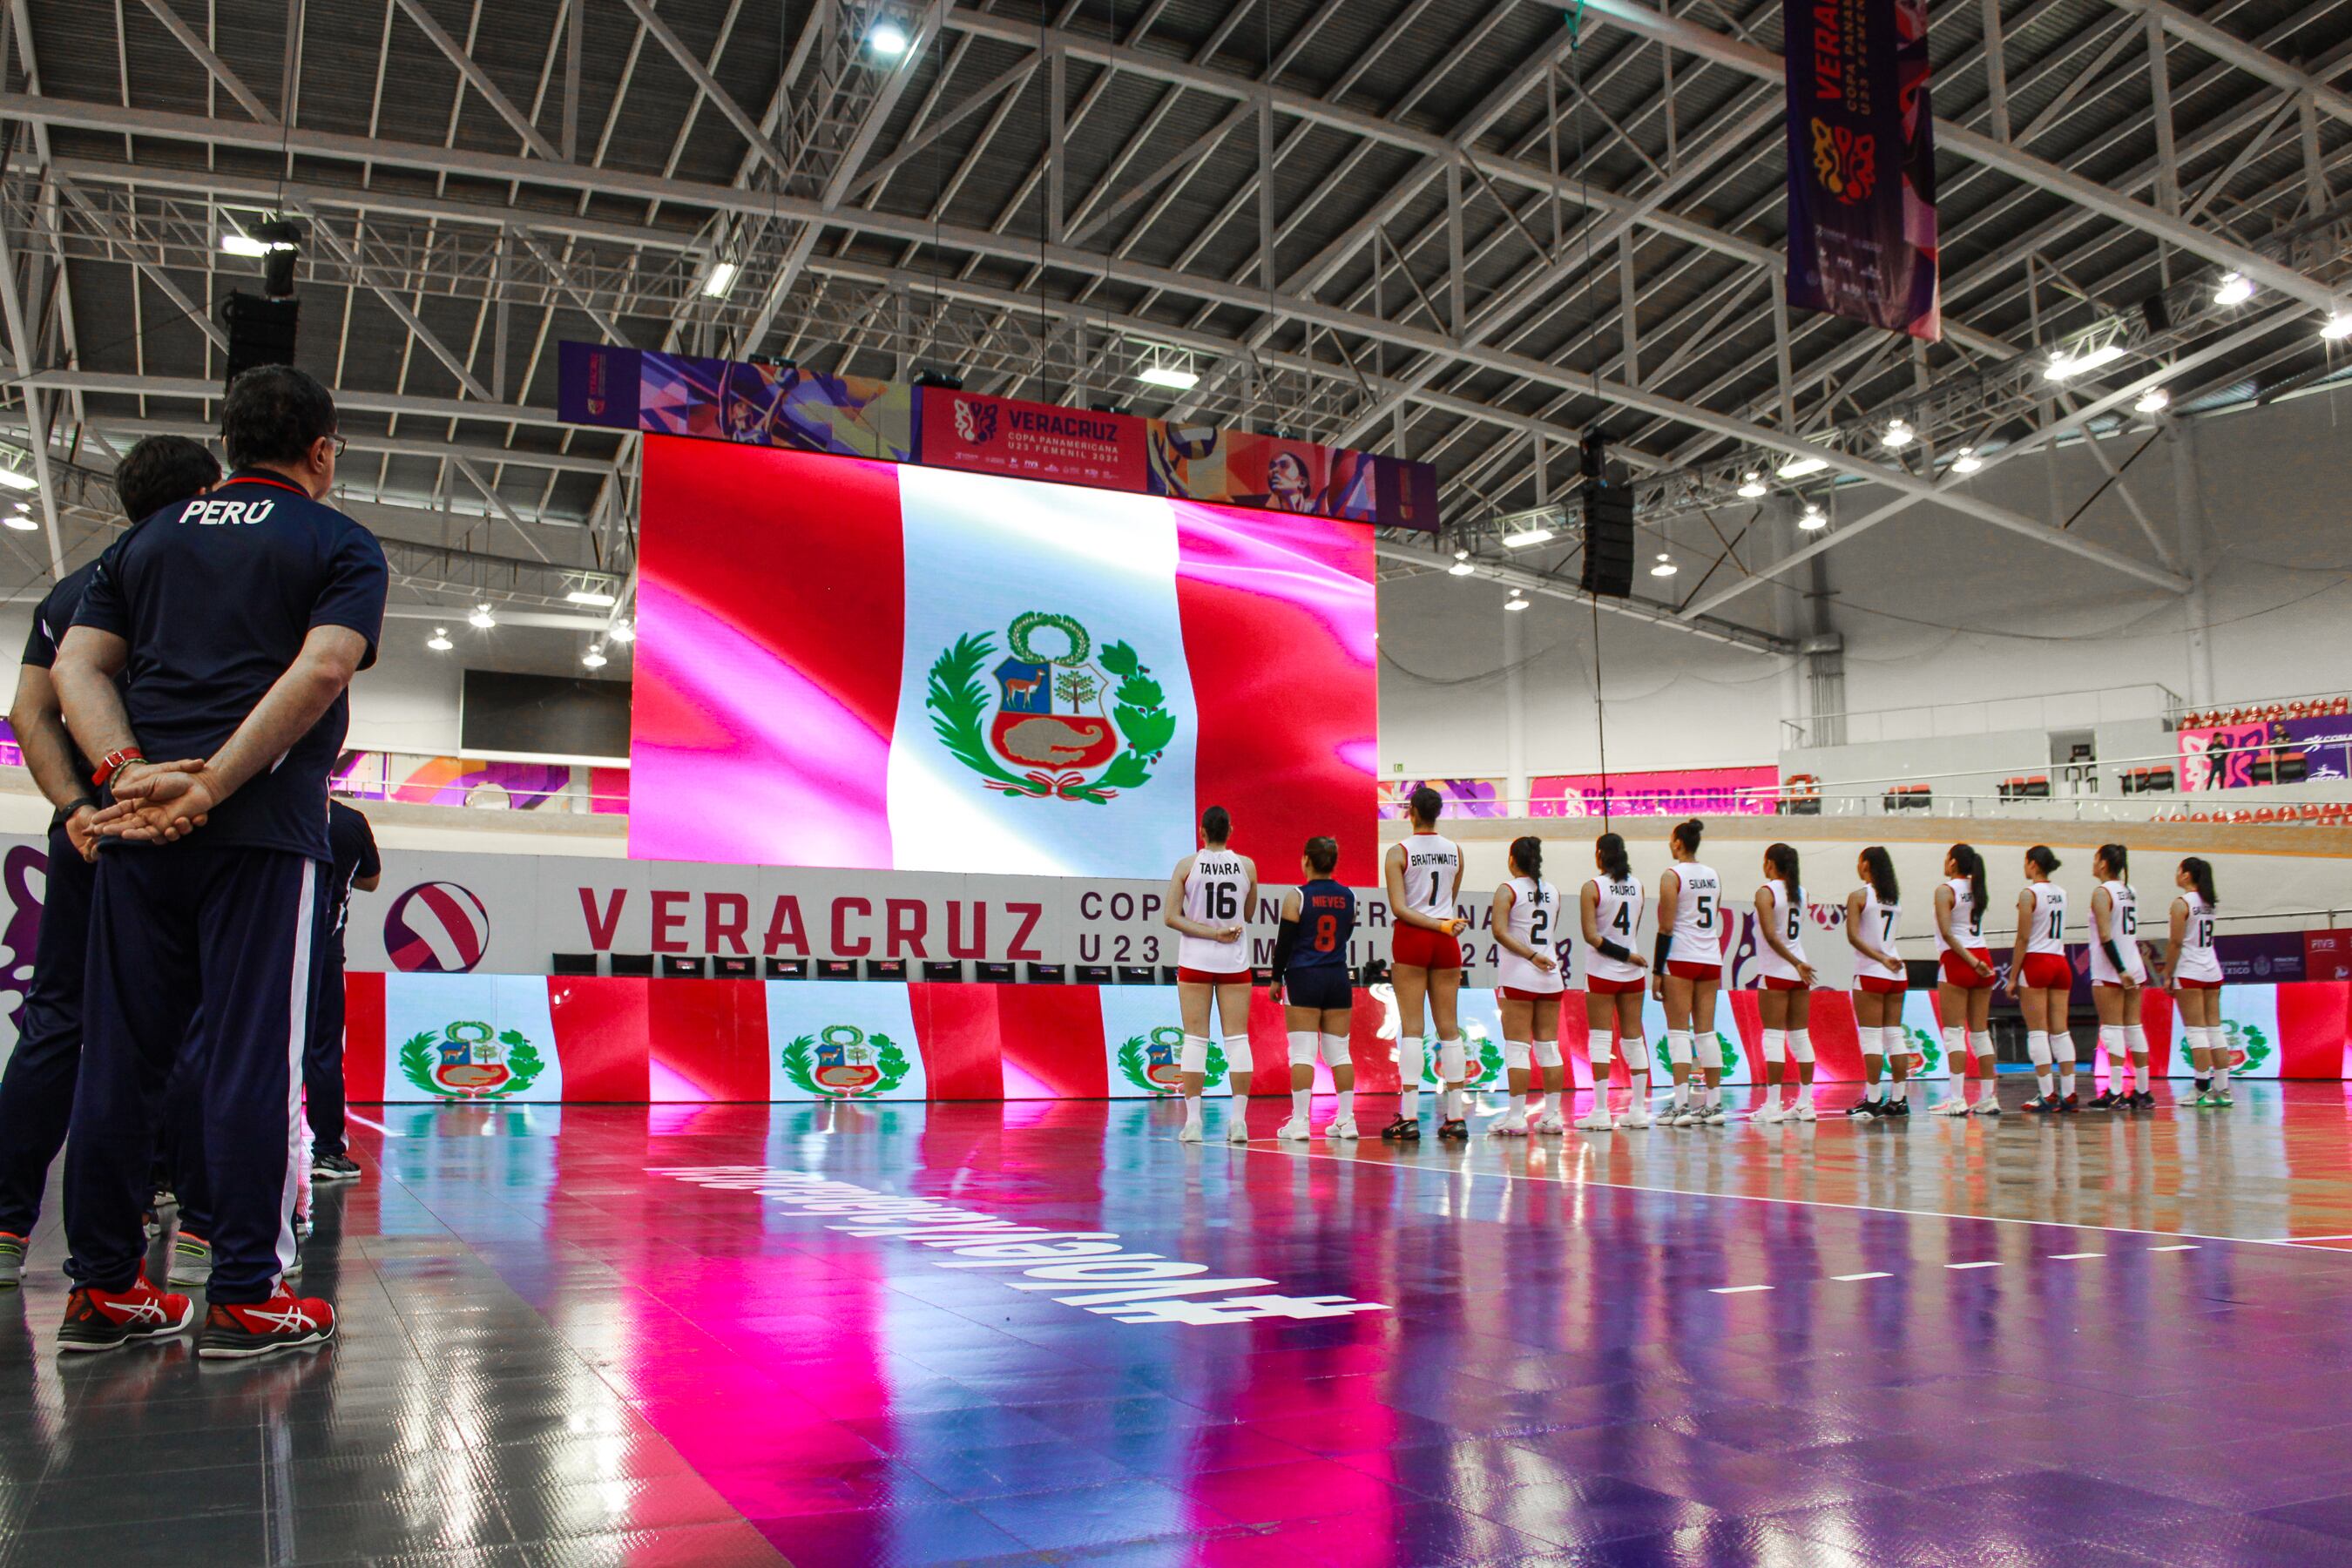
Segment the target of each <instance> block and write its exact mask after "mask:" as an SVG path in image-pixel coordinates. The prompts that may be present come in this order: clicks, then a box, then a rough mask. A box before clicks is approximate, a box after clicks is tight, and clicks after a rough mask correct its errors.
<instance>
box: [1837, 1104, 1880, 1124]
mask: <svg viewBox="0 0 2352 1568" xmlns="http://www.w3.org/2000/svg"><path fill="white" fill-rule="evenodd" d="M1845 1113H1846V1114H1847V1115H1848V1116H1858V1117H1860V1118H1862V1120H1864V1121H1869V1120H1870V1119H1871V1118H1872V1117H1874V1116H1884V1115H1885V1114H1886V1108H1885V1106H1883V1105H1881V1104H1879V1103H1878V1101H1876V1100H1856V1101H1855V1102H1854V1103H1853V1104H1852V1105H1849V1106H1847V1107H1846V1108H1845Z"/></svg>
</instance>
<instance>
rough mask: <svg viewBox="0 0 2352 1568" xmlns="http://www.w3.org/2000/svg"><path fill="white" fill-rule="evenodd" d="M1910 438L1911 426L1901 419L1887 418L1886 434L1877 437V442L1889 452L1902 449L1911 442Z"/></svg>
mask: <svg viewBox="0 0 2352 1568" xmlns="http://www.w3.org/2000/svg"><path fill="white" fill-rule="evenodd" d="M1912 439H1913V437H1912V432H1911V426H1909V425H1908V424H1906V423H1905V422H1904V421H1903V420H1901V419H1889V420H1888V421H1887V422H1886V434H1885V435H1884V436H1881V437H1879V438H1878V440H1879V444H1880V445H1881V446H1883V447H1885V448H1886V449H1887V450H1888V451H1890V452H1899V451H1901V450H1903V448H1904V447H1908V446H1909V445H1910V444H1911V442H1912Z"/></svg>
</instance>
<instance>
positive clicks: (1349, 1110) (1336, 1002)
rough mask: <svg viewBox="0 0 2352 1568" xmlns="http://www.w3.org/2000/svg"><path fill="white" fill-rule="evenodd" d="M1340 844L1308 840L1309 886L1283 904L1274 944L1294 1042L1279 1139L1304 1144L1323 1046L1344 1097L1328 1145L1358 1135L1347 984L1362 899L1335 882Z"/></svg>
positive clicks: (1279, 996)
mask: <svg viewBox="0 0 2352 1568" xmlns="http://www.w3.org/2000/svg"><path fill="white" fill-rule="evenodd" d="M1338 866H1339V840H1338V839H1336V838H1310V839H1308V840H1307V848H1306V850H1305V852H1304V853H1302V854H1301V855H1300V856H1299V858H1298V869H1299V870H1300V871H1301V872H1302V873H1304V875H1305V877H1306V881H1305V882H1304V883H1303V884H1302V885H1301V886H1299V887H1298V888H1297V889H1296V890H1294V891H1292V892H1288V893H1285V894H1284V895H1283V897H1282V929H1281V931H1280V933H1279V934H1278V935H1277V936H1276V938H1275V942H1274V1000H1275V1002H1276V1005H1279V1006H1280V1007H1281V1008H1282V1009H1283V1017H1282V1021H1283V1027H1284V1028H1285V1030H1286V1031H1287V1033H1288V1034H1289V1036H1290V1120H1289V1121H1285V1122H1284V1123H1283V1124H1282V1126H1281V1127H1280V1128H1279V1129H1278V1130H1276V1132H1275V1136H1276V1137H1277V1138H1288V1139H1291V1140H1294V1141H1296V1142H1305V1140H1306V1139H1307V1137H1308V1135H1309V1131H1310V1129H1309V1126H1308V1123H1307V1107H1308V1104H1309V1100H1310V1097H1311V1096H1312V1095H1313V1094H1314V1092H1315V1053H1316V1051H1317V1049H1318V1047H1319V1048H1320V1049H1321V1051H1322V1053H1323V1059H1324V1061H1325V1062H1327V1063H1328V1064H1329V1066H1330V1068H1331V1087H1332V1088H1333V1089H1336V1090H1338V1091H1339V1115H1338V1116H1336V1117H1335V1118H1333V1119H1332V1121H1331V1125H1330V1126H1328V1127H1327V1128H1325V1129H1324V1130H1323V1135H1324V1136H1325V1137H1326V1138H1353V1137H1355V1136H1356V1068H1355V1063H1354V1062H1353V1060H1352V1059H1351V1058H1349V1054H1348V1050H1349V1042H1348V1037H1349V1028H1350V1023H1351V1016H1352V1013H1353V1009H1354V1006H1355V991H1354V987H1353V986H1352V985H1350V984H1349V979H1348V939H1349V937H1351V936H1353V935H1354V934H1355V931H1356V895H1355V894H1354V893H1352V892H1350V891H1349V889H1346V888H1344V887H1342V886H1340V885H1339V883H1338V882H1336V881H1334V880H1333V879H1332V878H1331V873H1332V871H1333V870H1334V869H1336V868H1338Z"/></svg>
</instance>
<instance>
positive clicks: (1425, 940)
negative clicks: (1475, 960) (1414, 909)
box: [1389, 925, 1462, 969]
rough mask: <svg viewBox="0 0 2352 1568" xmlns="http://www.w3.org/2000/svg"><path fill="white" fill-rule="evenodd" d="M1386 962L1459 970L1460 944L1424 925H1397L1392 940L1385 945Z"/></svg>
mask: <svg viewBox="0 0 2352 1568" xmlns="http://www.w3.org/2000/svg"><path fill="white" fill-rule="evenodd" d="M1389 962H1390V963H1392V964H1405V965H1408V966H1410V967H1412V968H1414V969H1459V968H1461V967H1462V941H1461V939H1460V938H1459V937H1455V936H1452V935H1449V934H1448V933H1446V932H1444V931H1432V930H1430V929H1429V928H1428V927H1427V926H1410V925H1401V926H1399V927H1397V929H1396V940H1395V941H1394V942H1391V943H1390V944H1389Z"/></svg>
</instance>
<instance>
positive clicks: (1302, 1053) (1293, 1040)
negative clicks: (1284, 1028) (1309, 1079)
mask: <svg viewBox="0 0 2352 1568" xmlns="http://www.w3.org/2000/svg"><path fill="white" fill-rule="evenodd" d="M1317 1039H1318V1036H1317V1035H1316V1033H1315V1031H1313V1030H1312V1029H1294V1030H1292V1031H1291V1033H1290V1065H1291V1066H1292V1067H1295V1068H1311V1067H1313V1066H1314V1065H1315V1043H1316V1041H1317Z"/></svg>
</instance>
